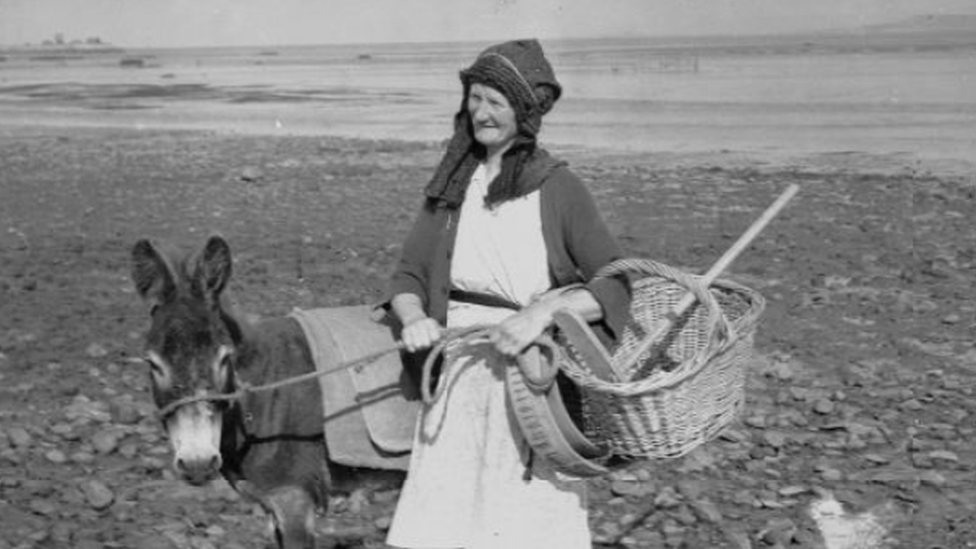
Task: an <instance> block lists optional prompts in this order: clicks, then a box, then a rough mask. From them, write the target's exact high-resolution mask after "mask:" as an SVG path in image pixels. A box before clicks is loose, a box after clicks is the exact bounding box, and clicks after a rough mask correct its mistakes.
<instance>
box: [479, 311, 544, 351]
mask: <svg viewBox="0 0 976 549" xmlns="http://www.w3.org/2000/svg"><path fill="white" fill-rule="evenodd" d="M551 324H552V313H551V311H550V310H549V309H548V308H546V307H541V306H537V305H536V304H533V305H529V306H528V307H526V308H524V309H522V310H521V311H519V312H517V313H515V314H514V315H512V316H510V317H508V318H506V319H505V320H503V321H501V323H499V324H498V325H496V326H495V327H494V328H492V330H491V332H490V333H489V335H488V340H489V341H491V343H493V344H494V345H495V349H497V350H498V352H499V353H501V354H503V355H505V356H510V357H515V356H518V354H519V353H521V352H522V351H523V350H524V349H525V348H526V347H528V346H529V345H531V344H532V342H533V341H535V340H536V338H537V337H539V336H540V335H542V333H543V332H545V331H546V328H548V327H549V325H551Z"/></svg>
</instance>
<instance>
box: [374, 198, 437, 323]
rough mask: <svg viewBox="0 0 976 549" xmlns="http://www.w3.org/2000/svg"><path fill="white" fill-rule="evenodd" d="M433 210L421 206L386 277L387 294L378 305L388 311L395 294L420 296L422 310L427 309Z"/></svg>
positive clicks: (433, 222) (433, 225)
mask: <svg viewBox="0 0 976 549" xmlns="http://www.w3.org/2000/svg"><path fill="white" fill-rule="evenodd" d="M436 231H437V227H436V226H435V219H434V215H433V209H432V207H431V206H430V204H428V203H425V204H424V206H423V207H422V208H421V209H420V212H419V213H418V214H417V217H416V219H415V220H414V223H413V227H412V228H411V229H410V232H409V233H408V234H407V239H406V240H405V241H404V243H403V249H402V250H401V252H400V262H399V263H398V264H397V268H396V270H395V271H394V272H393V275H392V276H391V277H390V283H389V287H388V289H387V294H386V296H384V299H383V300H382V302H381V305H382V306H383V307H384V308H386V309H389V306H390V300H392V299H393V297H394V296H396V295H399V294H404V293H408V294H415V295H417V296H418V297H420V300H421V302H422V303H423V306H424V309H425V310H426V309H428V305H429V302H430V296H429V293H428V289H429V288H430V284H429V280H430V267H431V266H430V255H431V253H432V250H431V247H432V243H433V242H435V241H436V239H435V238H433V235H436V234H437V232H436Z"/></svg>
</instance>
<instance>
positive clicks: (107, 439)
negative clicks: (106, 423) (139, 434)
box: [91, 429, 122, 455]
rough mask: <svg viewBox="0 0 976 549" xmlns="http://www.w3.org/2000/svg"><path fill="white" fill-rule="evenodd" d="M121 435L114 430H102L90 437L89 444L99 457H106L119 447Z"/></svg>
mask: <svg viewBox="0 0 976 549" xmlns="http://www.w3.org/2000/svg"><path fill="white" fill-rule="evenodd" d="M121 438H122V433H120V432H119V431H118V430H116V429H103V430H101V431H98V432H97V433H95V434H94V435H93V436H92V439H91V443H92V446H93V447H94V448H95V451H96V452H98V453H99V454H101V455H108V454H111V453H112V452H114V451H115V450H117V449H118V447H119V441H120V440H121Z"/></svg>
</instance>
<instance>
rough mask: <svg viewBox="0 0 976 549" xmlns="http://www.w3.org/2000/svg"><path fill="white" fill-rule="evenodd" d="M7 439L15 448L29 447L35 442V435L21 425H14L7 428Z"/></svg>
mask: <svg viewBox="0 0 976 549" xmlns="http://www.w3.org/2000/svg"><path fill="white" fill-rule="evenodd" d="M7 439H8V440H10V444H11V445H13V447H14V448H18V449H21V450H23V449H25V448H28V447H29V446H30V445H31V444H33V442H34V437H33V436H31V434H30V433H29V432H27V429H24V428H23V427H20V426H19V425H14V426H13V427H10V428H8V429H7Z"/></svg>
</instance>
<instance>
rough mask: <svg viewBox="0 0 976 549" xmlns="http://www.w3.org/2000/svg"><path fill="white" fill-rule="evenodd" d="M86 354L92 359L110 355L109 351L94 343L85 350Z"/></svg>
mask: <svg viewBox="0 0 976 549" xmlns="http://www.w3.org/2000/svg"><path fill="white" fill-rule="evenodd" d="M85 354H86V355H88V356H89V357H91V358H102V357H104V356H107V355H108V350H107V349H105V347H104V346H102V345H101V344H99V343H92V344H90V345H88V347H86V348H85Z"/></svg>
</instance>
